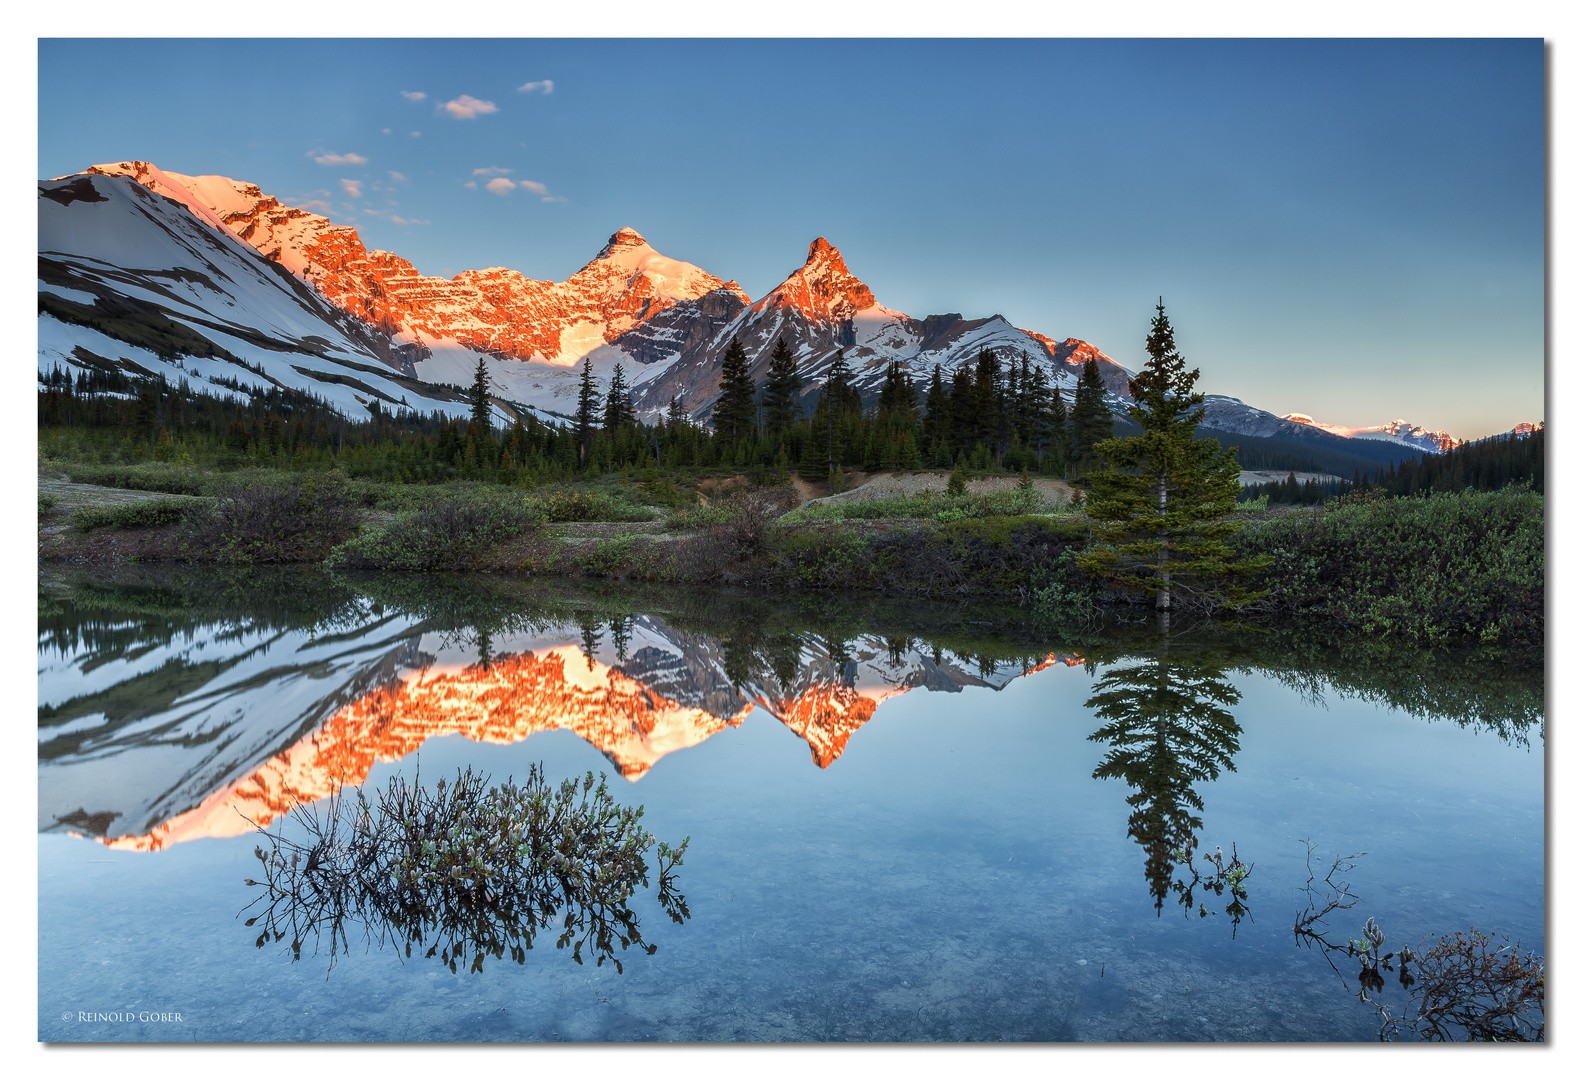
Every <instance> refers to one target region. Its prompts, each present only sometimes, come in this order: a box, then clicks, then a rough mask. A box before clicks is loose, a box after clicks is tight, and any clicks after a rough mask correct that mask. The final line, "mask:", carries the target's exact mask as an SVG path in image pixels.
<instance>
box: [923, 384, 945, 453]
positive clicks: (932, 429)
mask: <svg viewBox="0 0 1582 1080" xmlns="http://www.w3.org/2000/svg"><path fill="white" fill-rule="evenodd" d="M923 408H924V409H926V410H927V411H926V412H925V413H924V414H923V445H924V446H927V447H933V446H934V444H935V441H936V440H939V439H948V438H949V437H950V393H949V391H947V390H946V389H945V381H944V380H943V379H942V378H940V375H939V365H938V364H935V365H934V375H933V377H932V378H931V379H929V382H928V397H926V398H925V399H924V401H923Z"/></svg>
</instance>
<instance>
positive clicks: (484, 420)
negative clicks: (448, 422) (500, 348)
mask: <svg viewBox="0 0 1582 1080" xmlns="http://www.w3.org/2000/svg"><path fill="white" fill-rule="evenodd" d="M468 397H469V398H470V399H471V400H472V426H471V428H470V429H469V431H468V434H470V435H472V436H473V437H475V438H487V437H488V436H489V434H490V429H491V428H492V427H493V420H494V409H493V406H492V405H491V404H490V397H489V370H488V368H486V367H484V363H483V357H481V356H480V357H478V369H477V370H476V371H474V372H473V376H472V392H471V393H470V394H469V395H468Z"/></svg>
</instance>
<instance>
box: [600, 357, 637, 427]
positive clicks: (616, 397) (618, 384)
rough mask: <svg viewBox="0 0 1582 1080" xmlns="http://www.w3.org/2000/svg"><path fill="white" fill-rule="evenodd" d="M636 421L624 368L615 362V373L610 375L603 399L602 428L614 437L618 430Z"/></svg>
mask: <svg viewBox="0 0 1582 1080" xmlns="http://www.w3.org/2000/svg"><path fill="white" fill-rule="evenodd" d="M636 422H637V413H636V411H635V410H633V408H632V392H631V389H630V388H629V387H628V386H627V385H626V369H625V368H624V367H622V366H621V365H620V364H619V363H617V364H616V365H615V373H614V374H613V375H611V376H610V392H609V394H607V395H606V396H605V399H604V430H605V432H606V433H608V434H609V436H610V437H611V438H614V437H615V433H616V432H617V431H618V430H620V429H621V428H623V427H626V426H627V425H629V424H635V423H636Z"/></svg>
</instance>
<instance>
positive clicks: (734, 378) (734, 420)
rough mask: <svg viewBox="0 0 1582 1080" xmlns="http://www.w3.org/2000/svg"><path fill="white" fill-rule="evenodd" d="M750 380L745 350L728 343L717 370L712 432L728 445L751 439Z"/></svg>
mask: <svg viewBox="0 0 1582 1080" xmlns="http://www.w3.org/2000/svg"><path fill="white" fill-rule="evenodd" d="M753 412H754V409H753V378H752V373H751V372H750V371H749V370H748V364H747V350H746V349H744V348H742V343H741V342H740V341H737V340H736V339H734V338H733V339H731V343H730V345H728V346H727V347H726V349H725V355H724V357H723V358H722V359H721V366H720V396H719V399H718V400H717V401H715V403H714V430H715V432H716V433H717V434H718V435H719V436H720V438H721V439H723V440H724V441H726V442H728V443H737V442H740V441H741V440H744V439H750V438H752V436H753V434H754V432H753Z"/></svg>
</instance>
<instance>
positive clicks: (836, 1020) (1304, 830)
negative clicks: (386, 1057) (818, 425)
mask: <svg viewBox="0 0 1582 1080" xmlns="http://www.w3.org/2000/svg"><path fill="white" fill-rule="evenodd" d="M1145 630H1146V628H1145V627H1137V628H1131V630H1130V631H1128V628H1125V627H1119V628H1117V627H1110V628H1107V629H1100V628H1095V627H1078V626H1072V627H1051V626H1047V625H1045V626H1038V625H1033V624H1029V623H1028V622H1027V620H1026V615H1025V613H1024V612H1021V611H1018V610H1016V609H998V608H992V607H974V608H965V607H960V606H951V605H927V604H915V603H914V604H894V603H888V604H887V603H882V602H878V601H864V602H861V603H858V602H854V601H842V600H840V599H838V598H828V597H825V598H813V599H803V600H798V601H790V600H786V601H775V600H771V599H766V598H763V597H757V596H730V595H722V596H712V597H700V596H697V595H688V594H678V593H673V592H661V591H643V590H612V589H605V590H602V591H588V590H577V589H572V588H569V587H564V586H562V587H550V586H547V585H543V584H542V583H540V584H533V583H522V582H511V581H500V580H485V581H472V582H468V581H462V580H457V579H455V578H451V579H444V578H434V579H423V578H417V577H411V578H396V579H389V578H387V579H383V580H379V579H370V580H341V579H334V578H329V577H325V576H323V575H320V574H316V573H285V572H279V573H264V572H254V573H248V574H235V573H231V574H224V573H212V572H199V571H191V570H171V569H165V570H161V569H158V568H150V569H142V570H132V571H122V572H119V573H110V572H96V573H87V572H77V571H54V570H44V571H41V584H40V595H39V644H38V699H39V744H38V747H39V750H38V753H39V757H38V785H39V806H38V828H39V841H38V843H39V883H38V886H39V988H38V993H39V1016H40V1022H39V1023H40V1026H39V1038H40V1039H41V1040H47V1041H107V1040H116V1041H236V1040H266V1041H305V1040H399V1041H417V1040H441V1041H480V1040H518V1041H541V1040H542V1041H617V1040H619V1041H627V1040H669V1041H708V1040H737V1041H744V1040H746V1041H785V1040H796V1041H808V1040H811V1041H847V1040H860V1041H913V1040H948V1041H981V1040H991V1041H992V1040H1088V1041H1094V1040H1097V1041H1106V1040H1109V1041H1114V1040H1177V1041H1183V1040H1184V1041H1201V1040H1236V1041H1260V1042H1265V1041H1269V1040H1371V1039H1374V1038H1375V1037H1376V1034H1377V1030H1378V1020H1377V1015H1376V1013H1375V1010H1374V1008H1373V1006H1372V1005H1370V1004H1367V1003H1365V1002H1362V1001H1359V1000H1358V995H1357V989H1358V987H1357V981H1356V978H1355V975H1356V963H1355V962H1354V961H1351V962H1349V963H1350V967H1348V966H1347V965H1348V961H1347V960H1346V958H1345V957H1344V956H1342V957H1340V960H1339V962H1338V963H1336V964H1334V965H1333V966H1332V963H1331V960H1332V959H1333V954H1326V952H1325V950H1323V949H1322V948H1310V947H1304V945H1303V943H1302V942H1300V941H1298V940H1297V939H1296V938H1295V937H1294V936H1293V932H1292V928H1293V923H1294V921H1295V918H1296V916H1297V914H1298V912H1300V911H1302V910H1303V909H1304V907H1305V905H1306V903H1307V902H1308V898H1309V894H1307V893H1306V892H1304V886H1305V885H1306V884H1307V882H1308V878H1309V863H1310V855H1309V851H1310V849H1311V864H1312V866H1313V867H1314V868H1316V869H1317V870H1318V876H1319V877H1320V878H1322V876H1323V872H1324V871H1325V870H1327V869H1328V867H1329V866H1330V864H1331V862H1332V861H1333V859H1334V858H1335V857H1336V856H1337V855H1348V854H1351V853H1365V854H1361V855H1359V856H1357V857H1356V858H1355V859H1354V860H1353V864H1354V865H1353V867H1352V869H1351V870H1350V871H1349V872H1348V873H1347V874H1346V875H1345V878H1346V881H1347V882H1348V883H1349V885H1350V887H1351V890H1352V892H1353V893H1354V894H1355V895H1356V896H1357V897H1359V898H1360V899H1359V901H1358V902H1357V904H1356V906H1355V907H1353V908H1351V909H1348V910H1343V911H1340V912H1337V913H1335V914H1333V915H1331V916H1330V917H1329V920H1328V923H1329V927H1330V929H1331V930H1332V933H1331V937H1332V938H1334V939H1337V940H1339V941H1342V942H1343V941H1344V940H1345V939H1346V937H1347V936H1356V935H1357V934H1358V933H1359V932H1360V931H1361V929H1362V926H1363V924H1364V922H1365V921H1366V920H1367V918H1369V917H1370V916H1371V917H1373V918H1374V919H1376V920H1377V924H1378V925H1379V926H1380V927H1381V928H1383V929H1384V931H1385V932H1386V934H1387V935H1389V942H1390V944H1389V945H1388V946H1387V947H1390V948H1393V947H1396V946H1398V945H1399V944H1405V943H1417V942H1419V941H1420V940H1421V939H1423V938H1424V937H1425V936H1430V935H1431V936H1434V937H1437V936H1438V935H1442V934H1447V933H1450V932H1453V931H1456V930H1466V929H1467V928H1469V927H1477V928H1479V929H1483V930H1488V931H1493V932H1496V933H1498V934H1503V935H1508V936H1509V938H1510V939H1511V940H1512V941H1513V942H1515V941H1519V942H1520V944H1521V946H1522V948H1523V949H1524V950H1527V949H1530V950H1534V951H1538V952H1541V951H1542V949H1543V946H1544V929H1545V928H1544V907H1543V896H1544V855H1543V848H1544V820H1543V809H1544V772H1543V755H1544V740H1543V686H1542V680H1543V673H1542V658H1541V657H1531V656H1511V655H1499V656H1494V655H1487V654H1477V653H1466V654H1447V653H1443V652H1440V653H1429V652H1426V651H1419V650H1414V649H1400V648H1394V649H1386V648H1383V647H1380V646H1377V645H1367V644H1359V643H1356V642H1350V643H1347V642H1319V641H1316V640H1313V639H1312V638H1311V637H1310V636H1305V635H1303V634H1300V633H1296V632H1280V631H1278V630H1277V631H1275V632H1272V633H1270V632H1261V633H1260V632H1251V631H1227V630H1224V629H1216V630H1214V631H1213V632H1209V631H1207V630H1204V629H1202V628H1192V627H1179V626H1178V627H1177V628H1176V631H1175V632H1174V633H1173V634H1172V635H1171V637H1170V639H1168V640H1161V639H1159V638H1158V637H1157V635H1151V634H1149V633H1146V632H1145ZM539 762H542V763H543V766H544V770H545V773H546V775H547V777H548V778H549V779H550V780H551V781H552V782H553V781H558V780H559V779H560V778H563V777H570V776H579V775H582V774H585V773H587V772H589V771H592V772H594V773H596V774H597V773H601V772H602V773H605V774H607V775H608V776H609V777H610V783H611V785H612V786H611V792H612V794H613V795H614V797H615V798H616V800H617V801H619V802H622V803H628V804H638V803H640V804H642V806H643V808H644V811H645V814H644V817H643V824H644V825H645V826H646V827H647V828H648V829H649V830H650V831H651V832H652V833H653V834H655V836H657V837H658V838H659V839H660V840H666V841H670V842H672V843H675V842H679V841H680V840H681V839H682V838H684V837H690V845H689V847H688V848H687V851H686V854H685V859H684V864H683V865H682V866H681V867H680V868H679V869H678V870H677V871H676V884H677V887H678V888H679V890H680V891H681V892H682V893H684V894H685V898H686V906H687V912H688V914H687V917H685V918H683V919H681V920H679V921H675V920H672V919H671V918H669V917H667V915H666V913H665V911H664V910H662V909H661V907H660V906H659V904H658V903H656V902H654V899H653V896H652V892H653V890H652V888H650V889H649V890H648V893H647V894H646V895H645V894H641V893H640V894H639V895H638V896H637V897H636V898H634V900H633V910H634V911H635V912H636V913H637V915H638V916H639V918H640V919H641V933H642V937H643V939H644V940H645V941H646V942H648V943H651V944H653V945H655V946H657V948H656V949H655V951H654V952H653V953H652V955H648V954H645V953H644V952H643V951H641V950H639V949H637V948H635V947H634V948H632V949H629V950H625V951H621V950H619V947H618V946H617V950H616V956H618V957H619V958H620V959H621V960H622V968H623V970H622V971H620V972H617V971H616V970H615V967H614V965H613V963H605V964H602V965H600V964H595V963H594V962H592V958H591V957H586V956H585V957H584V959H585V961H586V962H584V963H581V964H578V963H576V962H574V960H573V957H572V950H571V949H569V948H567V949H557V948H556V947H555V940H556V937H555V933H554V932H553V931H550V932H546V933H545V934H543V935H541V936H540V937H539V938H538V939H537V941H536V944H535V945H534V947H533V948H532V949H531V950H528V951H526V953H525V956H524V957H523V962H521V963H517V962H515V961H514V960H513V958H512V956H511V955H510V954H507V955H506V956H504V957H503V958H495V957H492V956H491V957H488V958H487V962H485V963H484V964H483V965H482V969H481V970H476V971H475V970H471V969H470V968H469V965H468V964H466V963H464V964H462V965H460V966H459V967H458V968H457V970H456V971H454V972H453V971H452V970H451V968H450V967H449V966H448V965H446V964H443V963H442V962H441V960H440V959H439V958H437V957H436V958H429V957H425V956H424V955H422V951H421V950H418V951H417V952H415V953H414V954H413V956H412V957H410V958H409V957H408V956H406V955H405V953H404V952H402V951H399V950H397V949H396V948H395V947H393V946H391V945H390V944H389V943H388V941H385V942H384V943H381V937H380V934H379V933H378V930H377V928H374V929H371V930H370V929H369V928H368V927H359V926H358V925H357V924H355V923H354V924H353V925H352V926H351V928H350V929H349V930H348V931H347V933H348V938H347V944H348V946H349V947H348V948H346V949H345V950H344V951H342V952H341V953H340V954H338V955H334V956H332V955H331V950H330V948H329V942H328V940H327V939H325V940H319V941H314V940H309V941H307V942H306V943H305V944H304V946H303V948H302V951H301V955H300V958H296V957H294V956H293V953H292V951H291V948H290V942H289V941H278V942H277V941H274V940H270V941H267V942H266V943H265V944H264V945H263V946H262V947H258V946H257V945H255V942H256V940H257V938H258V934H257V930H256V928H252V929H250V928H248V927H247V926H245V925H244V922H245V920H246V919H247V918H248V917H249V915H252V914H256V913H257V909H256V908H254V909H253V910H251V911H248V912H243V909H244V908H245V907H246V906H247V905H248V904H249V903H250V902H251V901H253V900H254V899H255V898H256V897H257V896H258V894H259V889H258V887H249V886H247V885H245V884H244V880H246V879H248V878H249V877H250V876H252V875H254V874H256V873H257V872H258V866H259V863H258V862H257V860H256V858H255V856H254V849H255V847H257V846H258V840H259V838H258V836H257V835H256V833H255V832H254V827H255V823H256V825H260V826H268V827H269V828H270V829H271V831H272V832H274V833H276V834H282V830H284V834H290V831H291V830H292V829H293V828H295V827H297V826H296V825H295V824H294V823H293V821H292V820H291V815H290V811H291V808H292V807H293V806H296V805H299V804H301V805H307V806H310V807H318V808H321V809H322V808H323V807H324V805H325V803H324V801H323V800H325V798H326V797H327V796H329V795H330V794H331V793H332V792H334V791H335V790H336V789H337V788H338V787H340V786H341V785H345V786H347V787H348V788H351V787H356V786H357V785H364V786H365V790H366V791H368V792H369V793H372V792H373V791H374V790H375V789H376V788H383V787H384V786H385V784H386V783H387V782H388V781H389V779H390V778H391V777H392V776H394V775H401V776H404V777H406V778H408V779H417V780H418V781H419V782H420V783H422V784H425V785H428V784H431V783H432V782H433V781H435V780H438V779H439V778H442V777H448V778H452V779H453V778H454V777H455V776H456V774H457V772H458V770H461V769H465V768H467V767H468V766H471V767H472V768H473V769H474V770H475V771H482V772H484V773H487V774H489V775H490V776H492V777H493V778H494V779H495V780H503V779H505V778H506V777H508V776H514V777H515V778H517V779H518V780H521V779H523V778H525V777H526V776H527V775H528V772H529V769H530V767H531V766H532V765H533V764H535V763H539ZM1194 844H1195V845H1196V848H1195V852H1193V851H1192V850H1191V848H1192V846H1193V845H1194ZM1216 848H1218V849H1220V851H1221V852H1222V853H1223V863H1224V864H1229V865H1235V864H1233V863H1231V859H1232V858H1233V853H1234V857H1235V858H1239V860H1240V861H1241V865H1242V866H1250V867H1251V871H1250V873H1248V874H1247V876H1246V878H1245V881H1244V882H1243V883H1242V886H1241V887H1242V889H1243V890H1244V893H1245V897H1246V899H1245V903H1244V904H1237V903H1236V902H1235V899H1236V898H1235V893H1234V891H1233V890H1229V889H1224V890H1223V891H1222V892H1220V893H1215V892H1214V890H1213V889H1212V887H1205V885H1204V884H1203V883H1202V882H1198V883H1196V884H1195V887H1192V886H1191V885H1189V883H1192V870H1193V869H1196V870H1197V871H1199V872H1200V873H1201V875H1202V877H1203V878H1207V879H1209V882H1210V883H1212V881H1213V880H1214V875H1213V873H1212V871H1213V869H1214V868H1213V867H1212V865H1210V864H1208V863H1207V862H1206V861H1205V860H1206V857H1208V856H1212V855H1213V854H1214V853H1215V850H1216ZM1183 855H1192V857H1193V861H1192V862H1191V863H1190V864H1187V863H1185V862H1184V861H1183ZM1218 880H1219V881H1220V883H1221V885H1222V886H1223V884H1224V876H1223V875H1221V876H1220V877H1219V879H1218ZM1242 908H1244V909H1245V910H1244V911H1242V910H1241V909H1242ZM239 913H240V914H239ZM556 929H558V925H557V927H556ZM1402 993H1403V992H1402V991H1401V990H1400V988H1399V987H1398V986H1397V985H1395V984H1393V983H1390V984H1387V986H1386V988H1385V990H1384V992H1383V997H1384V998H1385V999H1386V1000H1387V1001H1392V1000H1393V1001H1395V1002H1398V1001H1400V1000H1404V998H1403V997H1402ZM1392 994H1393V995H1394V998H1393V999H1392V998H1391V995H1392Z"/></svg>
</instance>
